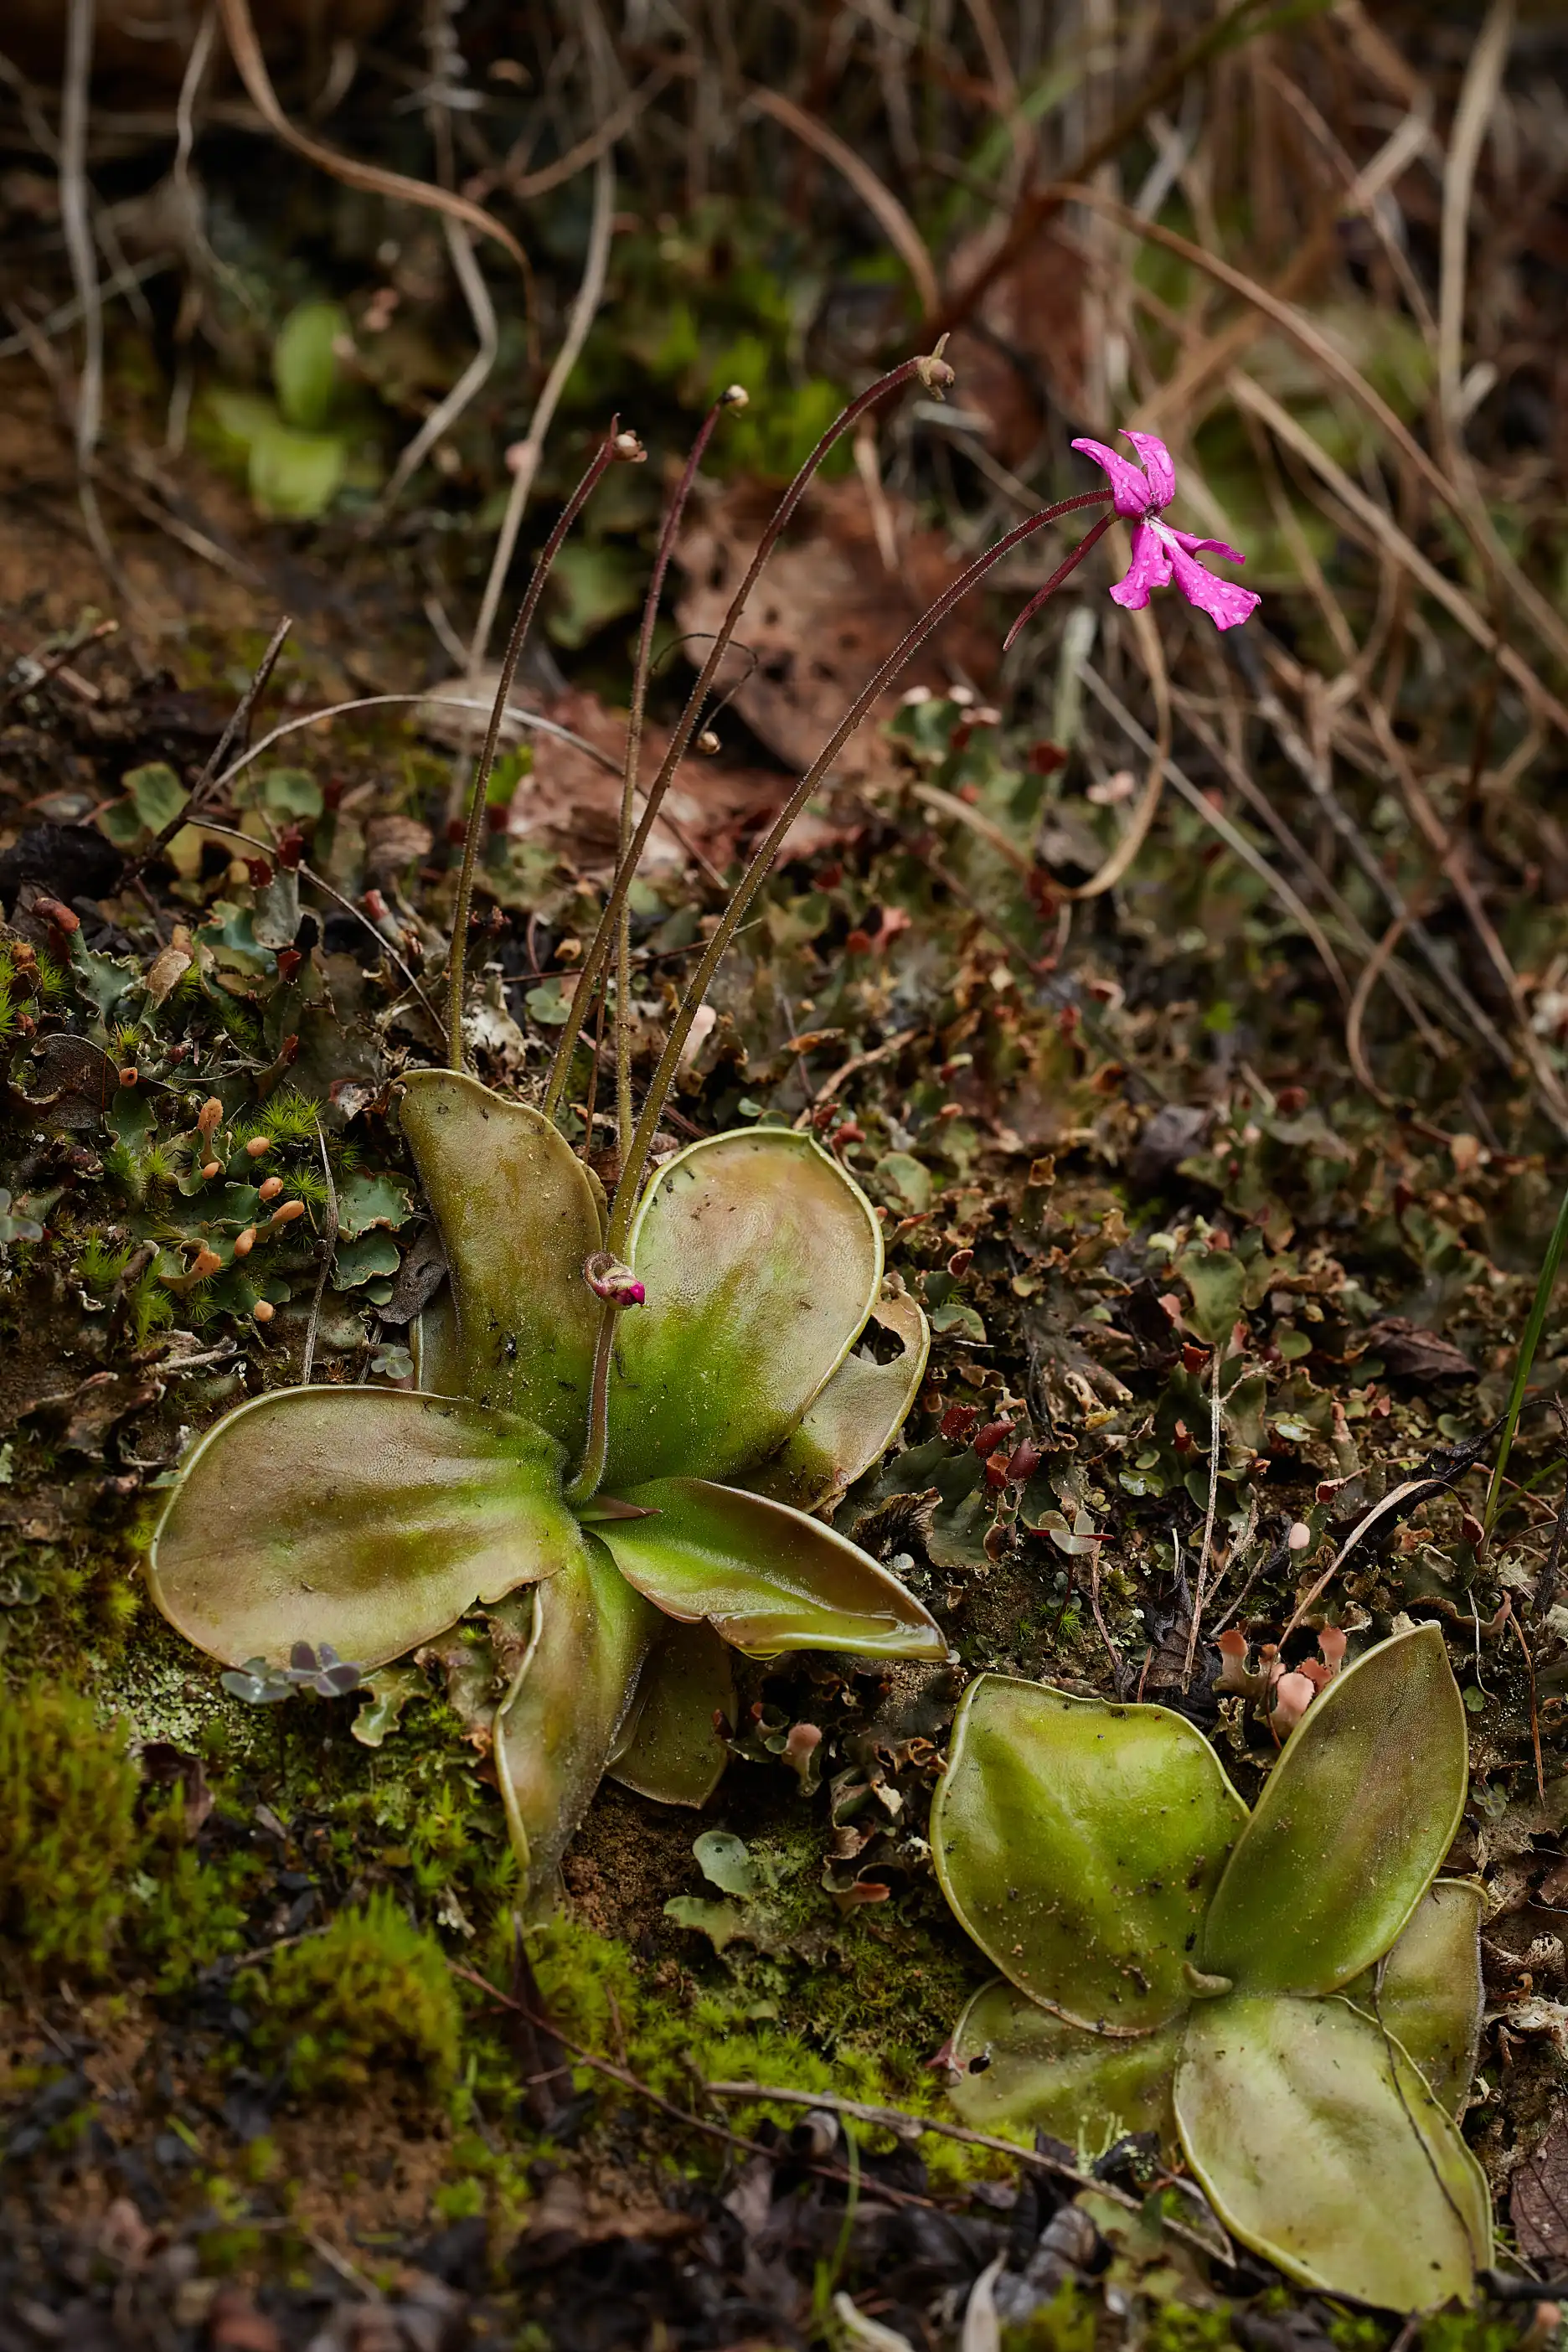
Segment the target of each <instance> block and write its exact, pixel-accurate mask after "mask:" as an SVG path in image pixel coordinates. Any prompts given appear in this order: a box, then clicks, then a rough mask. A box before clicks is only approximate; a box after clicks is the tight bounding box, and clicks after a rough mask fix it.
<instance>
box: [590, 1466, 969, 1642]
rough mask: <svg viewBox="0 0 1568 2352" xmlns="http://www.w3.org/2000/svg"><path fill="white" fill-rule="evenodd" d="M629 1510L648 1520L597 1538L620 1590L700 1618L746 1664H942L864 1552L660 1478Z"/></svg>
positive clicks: (898, 1589)
mask: <svg viewBox="0 0 1568 2352" xmlns="http://www.w3.org/2000/svg"><path fill="white" fill-rule="evenodd" d="M625 1499H626V1501H627V1502H629V1503H636V1504H637V1505H640V1506H641V1507H642V1508H643V1509H644V1510H645V1511H646V1512H647V1515H648V1516H647V1517H643V1518H637V1519H606V1520H605V1521H604V1522H603V1523H602V1524H600V1525H598V1526H597V1527H596V1529H595V1532H596V1534H597V1535H598V1536H599V1537H600V1538H602V1539H603V1541H604V1542H605V1544H606V1545H607V1546H608V1548H609V1549H610V1550H611V1552H612V1553H613V1554H614V1555H615V1559H616V1566H617V1567H618V1568H619V1570H620V1571H621V1573H622V1575H623V1576H624V1577H625V1578H626V1581H627V1583H628V1584H631V1585H634V1586H635V1587H636V1589H637V1591H639V1592H641V1593H643V1594H644V1595H646V1597H647V1599H648V1600H649V1601H652V1602H653V1604H654V1606H655V1607H656V1608H658V1609H660V1610H662V1611H663V1612H665V1614H666V1615H667V1616H669V1617H676V1618H679V1619H681V1620H683V1621H685V1622H687V1623H695V1622H698V1621H699V1620H700V1619H702V1618H706V1619H707V1620H708V1622H709V1623H710V1625H711V1626H712V1628H713V1630H714V1632H715V1633H718V1634H719V1635H720V1636H721V1638H722V1639H723V1640H724V1641H726V1642H728V1643H730V1644H731V1647H732V1648H734V1649H737V1650H742V1651H744V1652H745V1654H747V1656H748V1657H753V1658H773V1657H777V1656H778V1655H779V1654H781V1653H782V1652H784V1651H785V1650H843V1651H848V1652H851V1653H854V1654H858V1655H860V1656H863V1657H878V1658H895V1657H903V1658H945V1657H946V1655H947V1637H946V1635H945V1634H944V1633H942V1629H941V1627H940V1626H939V1625H938V1624H937V1623H936V1622H935V1620H934V1619H933V1618H932V1617H931V1614H930V1612H928V1611H927V1610H926V1609H924V1608H923V1607H922V1606H921V1602H920V1601H917V1600H916V1599H915V1597H914V1595H913V1593H911V1592H908V1591H905V1589H904V1587H903V1586H902V1585H901V1584H900V1582H899V1580H898V1579H897V1578H896V1577H894V1576H890V1575H889V1573H888V1570H886V1569H885V1568H881V1567H879V1565H878V1563H877V1561H876V1560H874V1559H872V1558H871V1557H870V1555H869V1553H868V1552H863V1551H861V1550H860V1549H859V1548H858V1545H856V1544H852V1543H850V1542H848V1541H847V1539H846V1538H844V1537H843V1536H840V1535H836V1534H835V1533H834V1531H833V1529H832V1528H826V1527H824V1526H823V1524H822V1522H821V1520H820V1519H811V1518H807V1517H805V1514H804V1513H803V1512H800V1511H792V1510H790V1509H789V1508H788V1507H787V1506H786V1505H784V1504H783V1503H773V1502H769V1501H768V1500H767V1499H766V1498H765V1497H764V1496H761V1495H751V1494H746V1493H743V1492H742V1490H741V1489H740V1488H738V1487H734V1486H718V1485H715V1484H714V1483H712V1482H711V1481H710V1480H709V1479H706V1478H659V1479H655V1480H652V1481H650V1482H649V1484H648V1485H647V1486H635V1487H632V1488H631V1489H629V1490H628V1492H627V1493H626V1496H625Z"/></svg>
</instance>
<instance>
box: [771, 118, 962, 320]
mask: <svg viewBox="0 0 1568 2352" xmlns="http://www.w3.org/2000/svg"><path fill="white" fill-rule="evenodd" d="M746 104H747V105H748V106H749V107H754V108H755V109H756V110H757V112H758V113H759V114H765V115H767V116H768V117H769V118H770V119H771V120H772V121H774V122H777V123H779V124H781V125H782V126H783V128H784V130H786V131H791V132H792V133H793V134H794V136H795V138H796V139H798V140H799V141H800V142H802V144H803V145H804V146H806V147H809V148H811V149H812V150H813V151H814V152H815V153H816V154H818V155H820V156H822V158H823V159H824V161H825V162H826V163H831V164H832V165H833V168H834V170H835V171H836V172H838V173H841V174H842V175H843V177H844V179H845V180H846V181H847V184H849V186H850V187H852V188H853V189H854V191H855V193H856V194H857V195H858V197H859V199H860V201H861V203H862V204H863V205H865V207H866V209H867V211H868V213H870V215H872V217H873V218H874V220H875V221H876V223H877V226H878V227H879V229H880V230H881V232H882V234H883V236H885V237H886V238H887V240H888V243H889V245H890V246H891V247H892V248H893V251H894V252H895V253H896V254H897V255H898V257H899V259H900V261H901V262H902V263H903V265H904V268H906V269H907V270H908V271H909V273H910V279H911V281H912V282H913V285H914V289H915V292H916V293H917V294H918V295H919V297H920V305H921V318H922V319H931V318H934V317H935V315H936V313H937V311H938V310H940V309H941V307H942V289H941V288H940V287H939V286H938V284H937V277H936V271H935V268H933V267H932V264H931V255H930V254H929V253H928V252H927V250H926V244H925V239H924V238H923V237H922V236H921V233H920V231H919V229H918V228H917V227H916V226H915V225H914V222H913V221H912V220H911V219H910V215H909V214H908V213H907V212H906V211H905V209H904V207H903V205H901V204H900V202H899V199H898V198H897V196H895V195H894V194H893V192H892V190H891V188H889V186H888V185H887V184H886V182H885V181H882V180H879V178H878V177H877V174H876V173H875V172H873V171H872V169H871V166H870V165H869V163H867V162H866V160H865V158H864V156H861V155H858V154H857V153H856V152H855V150H854V148H853V147H851V146H849V145H847V142H845V141H844V140H842V139H840V138H839V136H838V134H837V131H830V130H829V129H828V127H827V125H826V122H822V121H818V119H817V117H816V115H815V114H808V113H807V112H806V110H805V108H804V107H800V106H797V105H796V104H795V100H794V99H792V98H785V96H784V92H783V91H782V90H777V89H751V90H749V91H748V92H747V95H746Z"/></svg>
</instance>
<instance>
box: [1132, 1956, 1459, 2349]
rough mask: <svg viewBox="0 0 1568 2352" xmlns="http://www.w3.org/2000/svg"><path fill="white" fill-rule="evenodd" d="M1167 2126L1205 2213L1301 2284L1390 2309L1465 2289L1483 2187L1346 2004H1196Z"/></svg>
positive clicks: (1425, 2305) (1407, 2078)
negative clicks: (1177, 2135)
mask: <svg viewBox="0 0 1568 2352" xmlns="http://www.w3.org/2000/svg"><path fill="white" fill-rule="evenodd" d="M1175 2107H1176V2123H1177V2126H1178V2128H1179V2130H1180V2132H1181V2137H1182V2145H1183V2147H1184V2148H1185V2149H1186V2152H1187V2158H1188V2160H1189V2162H1190V2163H1191V2165H1192V2168H1193V2170H1194V2173H1195V2174H1196V2175H1197V2178H1198V2179H1199V2181H1200V2183H1201V2184H1202V2187H1203V2189H1204V2192H1205V2196H1206V2197H1207V2198H1208V2200H1209V2202H1210V2204H1211V2205H1212V2206H1213V2207H1214V2209H1215V2212H1216V2213H1217V2214H1218V2215H1219V2217H1220V2220H1221V2221H1223V2222H1224V2223H1225V2224H1226V2228H1227V2229H1230V2230H1232V2231H1235V2233H1236V2235H1237V2237H1238V2238H1240V2239H1241V2240H1242V2241H1243V2242H1244V2243H1245V2244H1247V2245H1248V2246H1251V2247H1252V2248H1253V2249H1254V2250H1255V2251H1256V2252H1258V2253H1262V2254H1266V2255H1267V2256H1268V2259H1269V2260H1270V2261H1271V2262H1275V2263H1279V2267H1280V2269H1281V2270H1282V2271H1284V2272H1285V2273H1286V2274H1287V2275H1288V2276H1289V2277H1290V2278H1293V2279H1296V2280H1298V2281H1299V2282H1300V2284H1302V2285H1303V2286H1310V2287H1316V2288H1317V2289H1319V2290H1320V2291H1321V2292H1322V2293H1324V2294H1336V2295H1352V2296H1354V2297H1355V2298H1356V2299H1357V2300H1358V2301H1360V2302H1363V2303H1371V2304H1377V2305H1382V2306H1383V2307H1384V2308H1385V2309H1388V2310H1392V2311H1430V2310H1432V2309H1434V2308H1435V2307H1436V2305H1438V2304H1441V2303H1445V2302H1447V2300H1448V2298H1449V2297H1450V2296H1458V2297H1460V2298H1461V2299H1463V2298H1467V2297H1468V2295H1469V2294H1471V2292H1472V2291H1473V2287H1474V2281H1475V2272H1476V2270H1477V2268H1478V2267H1479V2266H1480V2265H1482V2264H1485V2263H1488V2262H1489V2261H1490V2259H1491V2217H1490V2210H1489V2202H1488V2198H1487V2188H1486V2181H1485V2179H1484V2177H1483V2176H1482V2173H1481V2170H1480V2167H1479V2165H1478V2164H1477V2162H1476V2160H1475V2158H1474V2157H1472V2156H1471V2154H1470V2152H1469V2150H1468V2147H1466V2146H1465V2143H1464V2141H1463V2140H1462V2139H1461V2138H1460V2137H1459V2135H1458V2131H1457V2130H1456V2129H1455V2127H1454V2126H1453V2124H1452V2123H1451V2122H1450V2121H1449V2118H1448V2117H1447V2115H1446V2114H1445V2113H1444V2111H1443V2109H1442V2107H1441V2106H1440V2105H1438V2103H1437V2101H1436V2099H1435V2098H1434V2097H1433V2095H1432V2094H1431V2092H1430V2091H1429V2090H1428V2089H1427V2087H1426V2082H1425V2081H1424V2080H1423V2078H1422V2076H1421V2074H1420V2073H1419V2071H1418V2070H1417V2068H1416V2067H1415V2064H1414V2063H1412V2061H1411V2060H1410V2059H1409V2058H1408V2057H1407V2056H1406V2054H1405V2052H1404V2051H1403V2050H1402V2049H1401V2048H1400V2046H1399V2044H1398V2042H1395V2041H1394V2040H1393V2039H1392V2037H1389V2036H1386V2035H1384V2034H1383V2033H1381V2032H1379V2031H1378V2028H1377V2027H1376V2025H1375V2024H1373V2022H1372V2021H1371V2020H1370V2019H1367V2018H1364V2017H1363V2016H1362V2015H1361V2014H1360V2012H1359V2011H1356V2010H1354V2009H1352V2007H1351V2005H1350V2004H1349V2002H1348V2001H1344V2000H1292V1999H1291V1998H1290V1997H1289V1996H1288V1995H1269V1994H1264V1995H1261V1996H1258V1997H1255V1998H1246V1997H1244V1996H1243V1995H1241V1994H1239V1993H1236V1994H1232V1995H1231V1996H1230V1997H1229V1998H1228V1999H1226V2000H1215V2001H1202V2002H1199V2003H1198V2004H1197V2006H1196V2007H1195V2008H1194V2011H1193V2014H1192V2017H1191V2020H1190V2021H1189V2023H1188V2026H1187V2033H1186V2039H1185V2042H1184V2044H1183V2048H1182V2054H1181V2058H1180V2060H1179V2061H1178V2063H1177V2067H1176V2090H1175Z"/></svg>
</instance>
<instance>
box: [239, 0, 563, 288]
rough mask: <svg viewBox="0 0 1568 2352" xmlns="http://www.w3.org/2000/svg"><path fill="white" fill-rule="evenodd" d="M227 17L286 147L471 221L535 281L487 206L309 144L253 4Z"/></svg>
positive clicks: (401, 198)
mask: <svg viewBox="0 0 1568 2352" xmlns="http://www.w3.org/2000/svg"><path fill="white" fill-rule="evenodd" d="M218 6H219V8H220V10H221V11H222V14H223V29H224V32H225V34H226V36H227V39H228V46H229V47H230V49H231V50H232V51H233V54H234V62H235V64H236V65H237V67H238V68H239V78H240V79H241V81H242V82H243V83H244V84H245V87H246V89H247V93H248V95H249V98H250V102H251V104H252V105H253V106H254V107H255V109H256V110H257V112H258V114H259V115H260V117H261V119H262V121H264V122H265V123H266V125H267V127H268V130H269V131H271V132H272V134H273V136H274V138H277V139H280V140H281V141H282V142H283V144H284V145H285V146H286V147H292V149H293V150H294V152H295V153H296V154H297V155H303V156H304V157H305V159H306V161H307V162H308V163H314V164H315V165H316V166H317V168H318V169H319V170H321V171H323V172H330V173H331V175H332V177H333V179H335V180H342V181H344V182H346V183H347V184H348V185H349V186H350V187H351V188H363V189H364V190H366V191H367V192H368V193H369V194H373V195H380V196H390V197H391V198H392V199H393V200H394V202H395V203H398V204H405V205H420V206H421V207H422V208H423V209H424V210H425V211H426V212H437V213H445V214H446V215H447V217H448V219H450V220H458V221H466V222H467V223H468V226H469V227H470V228H475V229H478V230H479V234H480V236H491V237H494V239H495V240H496V243H497V244H498V245H504V246H505V247H506V249H507V251H508V252H509V253H510V256H511V257H512V259H513V260H514V261H515V262H516V264H517V266H518V268H520V269H521V271H522V273H523V276H524V278H527V277H528V276H529V274H530V273H529V267H528V256H527V255H526V254H525V253H524V251H523V249H522V247H521V245H519V243H518V241H517V239H516V237H515V236H513V235H512V233H511V231H510V229H509V228H504V227H503V226H501V224H500V221H499V220H497V219H496V218H495V216H494V215H493V214H491V213H488V212H486V210H485V209H484V206H483V205H476V204H472V203H470V202H469V200H468V197H467V196H460V195H458V194H457V193H456V191H455V190H454V189H451V188H437V187H435V186H433V185H432V184H431V183H430V182H429V181H428V180H410V179H405V177H404V175H403V173H401V172H386V171H384V170H383V169H382V168H381V166H380V164H378V163H359V162H357V161H356V160H355V159H354V158H353V157H352V156H349V155H340V154H339V153H338V152H337V151H336V149H335V148H331V147H323V146H322V145H321V142H320V140H317V139H309V138H307V137H306V135H305V133H304V132H303V131H297V130H296V129H295V127H294V125H293V123H291V122H290V121H289V117H288V116H287V115H286V114H285V113H284V111H283V109H282V107H281V106H280V105H279V101H278V93H277V91H276V90H275V89H273V87H272V79H271V76H270V75H269V74H268V70H267V60H266V58H264V57H263V56H262V54H261V44H260V42H259V41H258V39H257V37H256V26H255V25H254V24H253V23H252V21H251V15H250V6H249V0H218Z"/></svg>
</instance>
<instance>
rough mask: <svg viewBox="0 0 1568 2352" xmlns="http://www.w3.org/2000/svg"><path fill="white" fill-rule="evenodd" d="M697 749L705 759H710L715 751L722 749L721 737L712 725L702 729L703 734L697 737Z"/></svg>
mask: <svg viewBox="0 0 1568 2352" xmlns="http://www.w3.org/2000/svg"><path fill="white" fill-rule="evenodd" d="M697 749H698V750H699V751H700V752H701V754H702V756H703V758H704V759H705V760H710V759H711V758H712V757H713V754H714V752H715V751H718V750H719V749H720V743H719V738H718V736H717V735H715V733H714V732H713V730H712V729H711V727H705V728H704V729H703V730H702V732H701V734H700V735H699V737H698V738H697Z"/></svg>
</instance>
